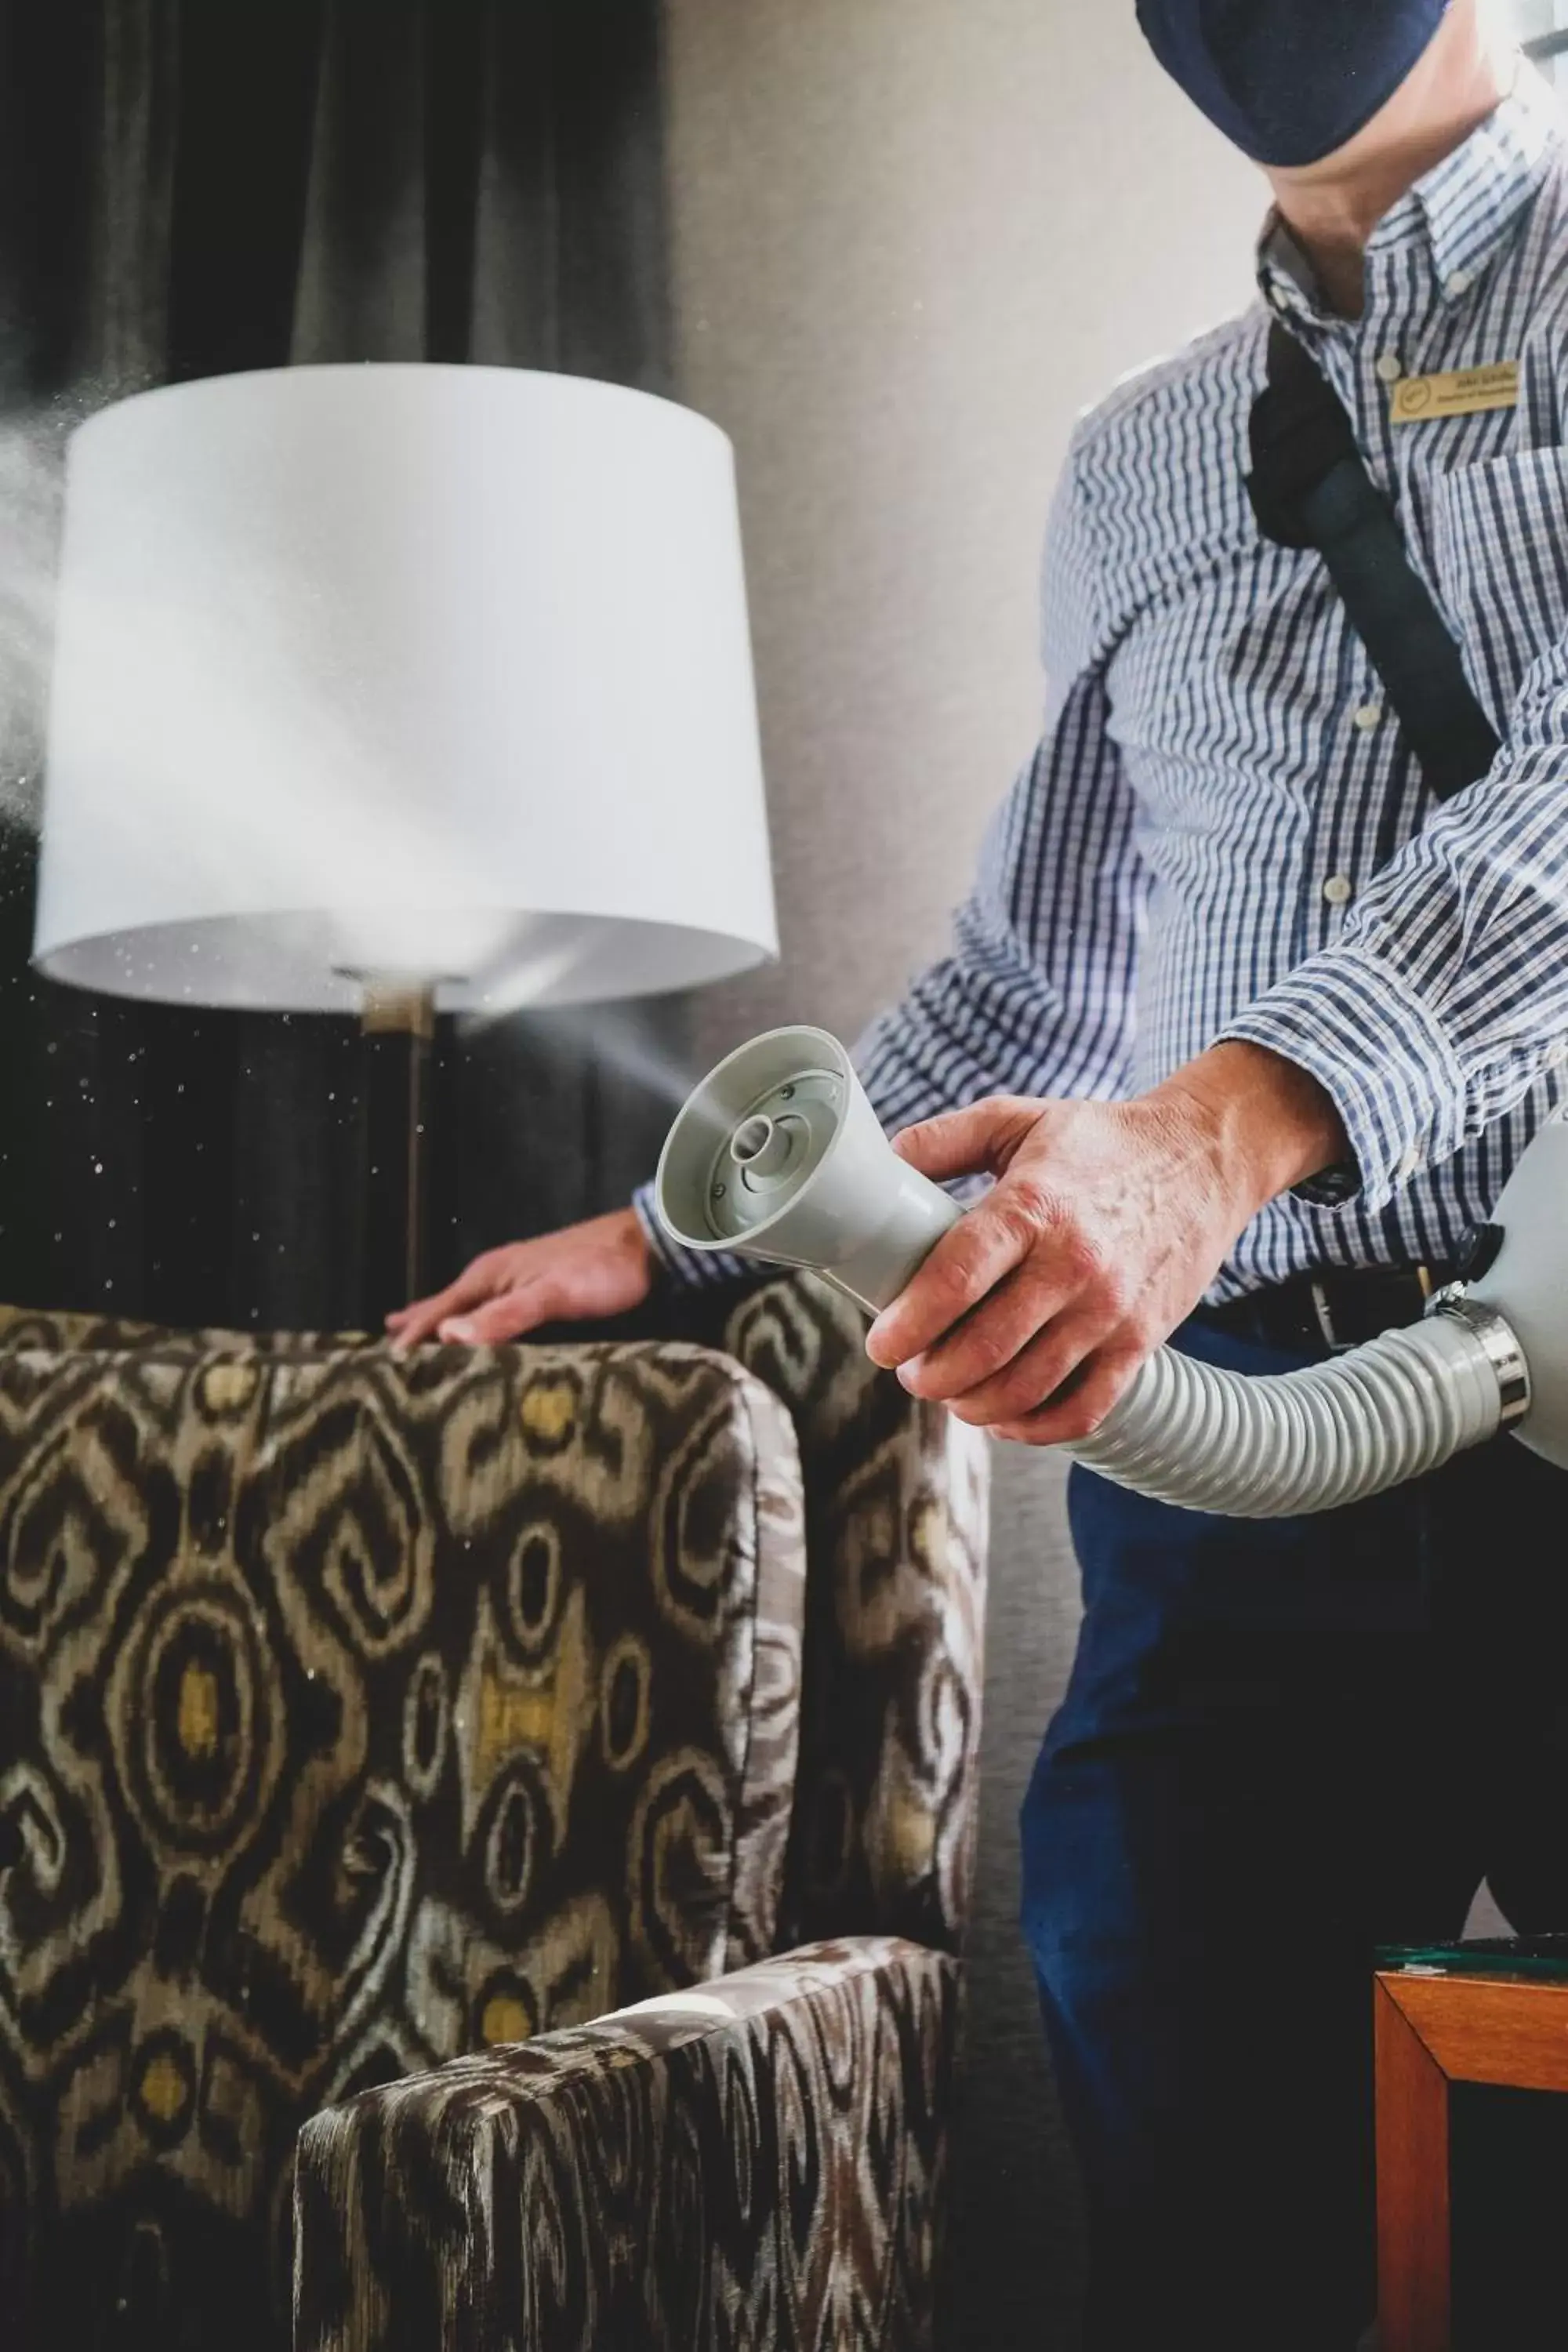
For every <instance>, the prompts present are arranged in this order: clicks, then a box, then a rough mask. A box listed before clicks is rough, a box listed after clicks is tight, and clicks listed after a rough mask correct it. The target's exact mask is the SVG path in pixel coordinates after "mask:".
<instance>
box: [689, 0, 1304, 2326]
mask: <svg viewBox="0 0 1568 2352" xmlns="http://www.w3.org/2000/svg"><path fill="white" fill-rule="evenodd" d="M666 7H667V11H668V35H669V57H670V84H669V90H670V101H669V102H670V116H671V123H670V128H671V142H672V164H673V192H674V205H675V212H674V233H675V254H676V286H677V301H678V333H679V353H680V364H681V375H682V389H683V391H684V394H685V396H686V397H687V398H688V399H689V400H690V401H692V402H693V403H694V404H696V405H697V406H698V407H700V408H702V409H705V410H706V411H707V412H708V413H709V414H710V415H713V416H715V417H717V418H718V420H719V422H720V423H721V424H722V425H725V426H726V427H727V428H728V430H729V431H730V433H731V435H732V436H733V437H734V440H735V444H736V448H737V452H738V456H739V461H740V477H741V488H742V500H743V505H744V510H745V521H746V531H747V550H748V560H749V565H750V572H751V583H752V612H753V619H754V626H755V634H756V646H757V657H758V667H759V677H760V687H761V695H762V706H763V728H764V735H765V741H766V751H767V761H768V771H769V780H770V800H771V806H772V812H773V837H774V848H775V865H776V870H777V876H778V885H779V897H780V912H781V917H782V922H783V931H784V961H783V963H782V965H781V966H780V967H778V968H777V969H775V970H773V971H768V972H766V973H763V974H762V975H760V976H758V977H756V978H754V979H752V981H749V982H745V983H743V984H742V985H739V986H735V987H731V988H727V989H723V990H715V991H712V992H710V993H709V994H708V995H707V996H706V997H705V998H703V999H701V1000H700V1003H699V1007H698V1020H699V1029H700V1034H699V1037H698V1040H697V1050H698V1051H699V1053H704V1052H707V1053H717V1052H719V1051H720V1050H721V1049H725V1048H727V1047H728V1046H730V1045H733V1044H735V1043H736V1042H738V1040H739V1039H740V1038H742V1037H743V1036H745V1035H747V1034H750V1033H751V1032H752V1030H753V1029H755V1028H759V1027H762V1026H763V1025H765V1024H769V1023H771V1022H773V1021H775V1020H791V1021H799V1020H816V1021H821V1022H824V1023H826V1024H827V1025H829V1026H830V1027H833V1028H836V1029H838V1030H839V1031H841V1032H843V1033H845V1034H853V1033H854V1032H855V1031H856V1030H857V1029H858V1027H859V1026H860V1024H861V1023H862V1022H863V1021H864V1020H865V1019H866V1018H867V1017H868V1015H869V1014H870V1013H872V1012H874V1011H875V1010H876V1009H877V1008H878V1007H879V1005H880V1004H882V1003H886V1002H887V1001H888V1000H889V997H891V996H892V995H893V994H894V993H896V992H897V991H898V990H899V989H900V987H901V986H902V984H903V982H904V981H905V979H906V978H907V976H908V974H909V972H910V970H911V969H912V968H913V967H914V966H915V965H916V964H917V963H919V962H920V961H923V960H924V959H925V958H926V957H928V956H929V955H931V954H932V953H934V952H936V951H938V950H940V948H941V946H942V943H943V940H945V937H946V931H947V919H948V914H949V910H950V908H952V905H953V903H954V902H955V900H956V899H957V898H959V897H960V896H962V894H963V888H964V887H965V883H966V880H967V876H968V870H969V867H970V863H971V860H972V857H973V850H974V847H975V844H976V842H977V839H978V836H979V834H980V830H981V827H982V825H983V824H984V820H985V817H986V814H988V812H989V810H990V809H991V807H992V806H993V805H994V803H995V802H996V800H997V799H999V797H1000V796H1001V794H1002V793H1003V792H1004V791H1005V788H1006V785H1007V782H1008V780H1009V778H1010V776H1011V774H1012V772H1013V770H1014V768H1015V767H1016V763H1017V762H1018V761H1019V760H1020V759H1021V758H1022V757H1023V756H1024V754H1025V753H1026V751H1027V750H1028V748H1029V746H1030V743H1031V741H1032V740H1033V734H1034V729H1035V721H1036V713H1037V708H1038V702H1039V681H1038V676H1037V664H1036V654H1035V645H1036V602H1037V591H1036V575H1037V564H1038V551H1039V544H1040V534H1041V530H1042V526H1043V523H1044V520H1045V512H1046V506H1047V499H1048V496H1049V491H1050V487H1051V483H1052V480H1053V478H1054V476H1055V474H1056V471H1057V468H1058V464H1059V461H1060V458H1061V456H1062V453H1063V449H1064V446H1065V444H1066V440H1067V436H1068V431H1069V430H1070V427H1071V424H1072V420H1073V417H1074V415H1075V414H1076V413H1077V412H1078V410H1079V409H1080V408H1081V407H1082V406H1084V405H1085V404H1087V403H1089V401H1091V400H1093V399H1094V398H1095V397H1096V396H1097V395H1098V394H1100V392H1102V391H1103V390H1104V389H1105V387H1106V386H1107V385H1108V384H1109V383H1110V382H1111V381H1112V380H1113V379H1114V378H1115V377H1116V376H1117V375H1118V374H1119V373H1122V372H1123V371H1124V370H1126V369H1127V368H1130V367H1131V366H1134V365H1136V364H1137V363H1138V362H1140V361H1141V360H1142V359H1144V358H1146V357H1149V356H1151V355H1152V354H1153V353H1155V352H1160V351H1162V350H1164V349H1168V348H1169V347H1170V346H1172V345H1173V344H1174V343H1176V342H1178V341H1180V340H1181V339H1182V338H1183V337H1184V336H1185V335H1187V334H1188V333H1190V332H1191V331H1194V329H1196V328H1199V327H1201V326H1203V325H1204V324H1205V323H1206V322H1207V321H1209V320H1212V319H1215V318H1217V317H1219V316H1221V315H1222V314H1223V313H1224V312H1225V311H1226V310H1229V309H1232V308H1234V307H1235V306H1236V305H1237V303H1238V302H1239V301H1241V300H1242V299H1245V298H1246V295H1247V288H1248V281H1249V249H1250V244H1251V238H1252V235H1253V232H1254V229H1255V227H1256V224H1257V221H1258V215H1259V213H1260V209H1261V205H1260V196H1259V192H1258V184H1257V182H1256V180H1255V178H1254V176H1253V174H1252V173H1250V172H1249V171H1248V170H1247V169H1246V168H1245V167H1244V166H1242V165H1241V164H1240V163H1237V161H1236V160H1235V159H1234V158H1233V157H1231V156H1230V155H1229V153H1228V152H1226V150H1225V149H1224V148H1223V147H1222V146H1221V145H1220V143H1219V142H1218V141H1217V140H1216V139H1215V137H1214V136H1213V135H1212V134H1211V133H1210V132H1209V131H1207V130H1206V128H1205V126H1204V125H1203V124H1202V123H1201V122H1200V121H1198V120H1197V119H1196V118H1195V117H1193V116H1190V115H1189V113H1188V111H1187V110H1186V109H1185V108H1184V105H1183V103H1182V101H1181V100H1180V99H1179V98H1178V97H1177V96H1176V95H1175V94H1174V93H1173V91H1171V90H1170V89H1168V88H1167V87H1166V85H1165V84H1164V82H1163V79H1162V78H1161V76H1160V75H1159V73H1158V71H1157V69H1156V68H1154V66H1153V65H1152V62H1151V61H1150V60H1149V59H1148V58H1147V57H1146V55H1145V53H1144V51H1143V49H1142V44H1141V41H1140V39H1139V36H1138V34H1137V31H1136V27H1135V24H1134V17H1133V0H666ZM998 1469H999V1477H998V1487H997V1496H996V1512H995V1537H994V1545H993V1553H992V1597H991V1607H990V1645H989V1646H990V1656H991V1662H992V1663H991V1668H990V1673H989V1676H988V1681H987V1689H986V1728H985V1747H984V1801H983V1810H982V1824H981V1868H980V1889H979V1902H978V1911H977V1916H976V1920H975V1923H974V1932H973V1943H972V1949H971V1960H970V1980H971V1989H972V2001H971V2009H970V2031H969V2042H968V2059H967V2080H966V2093H965V2104H964V2111H963V2131H962V2137H961V2142H960V2161H959V2165H958V2227H957V2230H956V2233H955V2238H956V2247H957V2267H958V2272H959V2279H958V2298H959V2309H958V2314H957V2318H956V2324H955V2326H954V2329H953V2331H952V2340H954V2341H955V2342H959V2343H963V2345H965V2346H966V2347H968V2346H973V2347H976V2352H981V2347H984V2352H1008V2347H1014V2346H1016V2347H1018V2352H1026V2347H1027V2352H1037V2347H1039V2346H1041V2345H1045V2344H1049V2345H1050V2346H1051V2347H1053V2352H1070V2347H1071V2346H1072V2344H1073V2343H1074V2341H1075V2340H1076V2326H1075V2316H1074V2314H1075V2305H1076V2295H1077V2285H1078V2280H1079V2271H1080V2264H1079V2246H1078V2242H1077V2229H1076V2221H1075V2200H1074V2184H1073V2181H1072V2177H1071V2170H1070V2165H1069V2164H1068V2160H1067V2158H1066V2156H1065V2153H1064V2149H1063V2145H1062V2141H1061V2137H1060V2131H1059V2126H1058V2124H1057V2122H1056V2120H1055V2116H1054V2108H1053V2099H1052V2093H1051V2088H1050V2084H1049V2081H1048V2078H1047V2071H1046V2068H1045V2063H1044V2060H1043V2057H1042V2054H1041V2049H1040V2038H1039V2031H1038V2022H1037V2013H1036V2008H1035V2000H1034V1995H1033V1990H1032V1987H1031V1984H1030V1980H1029V1973H1028V1967H1027V1962H1026V1958H1025V1956H1024V1954H1023V1952H1022V1948H1021V1946H1020V1942H1019V1938H1018V1936H1017V1932H1016V1926H1015V1919H1016V1862H1015V1831H1014V1819H1015V1815H1016V1808H1017V1802H1018V1799H1019V1796H1020V1794H1021V1793H1022V1790H1023V1786H1024V1783H1025V1780H1026V1776H1027V1772H1028V1769H1029V1765H1030V1762H1031V1759H1032V1757H1033V1753H1034V1748H1035V1746H1036V1744H1037V1738H1038V1735H1039V1731H1040V1729H1041V1728H1042V1727H1043V1726H1044V1724H1045V1721H1046V1719H1047V1716H1048V1715H1049V1713H1050V1711H1051V1709H1052V1707H1053V1706H1054V1705H1055V1703H1056V1699H1057V1697H1058V1694H1059V1692H1060V1689H1061V1685H1062V1682H1063V1678H1064V1676H1065V1674H1066V1670H1067V1665H1068V1660H1069V1658H1070V1654H1071V1649H1072V1643H1073V1637H1074V1632H1075V1627H1076V1622H1077V1607H1078V1604H1077V1590H1076V1578H1075V1576H1074V1572H1073V1569H1072V1564H1071V1560H1070V1556H1069V1554H1068V1549H1067V1546H1066V1541H1065V1531H1064V1528H1063V1525H1062V1514H1061V1496H1060V1472H1059V1468H1058V1465H1057V1464H1056V1463H1054V1462H1053V1461H1051V1460H1049V1459H1047V1458H1046V1457H1044V1456H1041V1455H1037V1454H1020V1453H1018V1452H1016V1451H1009V1452H1008V1453H1007V1454H1005V1456H1004V1457H1003V1458H1002V1459H1001V1461H1000V1462H999V1465H998Z"/></svg>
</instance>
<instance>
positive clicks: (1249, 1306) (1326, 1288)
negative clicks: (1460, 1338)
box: [1197, 1265, 1454, 1355]
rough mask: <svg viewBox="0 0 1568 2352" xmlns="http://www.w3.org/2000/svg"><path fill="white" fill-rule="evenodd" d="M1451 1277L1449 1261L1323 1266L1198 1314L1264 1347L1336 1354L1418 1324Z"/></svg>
mask: <svg viewBox="0 0 1568 2352" xmlns="http://www.w3.org/2000/svg"><path fill="white" fill-rule="evenodd" d="M1453 1278H1454V1276H1453V1270H1452V1268H1450V1267H1445V1266H1431V1265H1409V1266H1367V1267H1364V1268H1363V1267H1359V1266H1358V1267H1342V1266H1325V1267H1324V1268H1323V1269H1322V1270H1321V1273H1318V1274H1300V1275H1296V1276H1293V1277H1292V1279H1291V1280H1290V1281H1289V1282H1281V1283H1279V1284H1277V1285H1276V1286H1274V1287H1273V1288H1271V1289H1268V1290H1254V1291H1249V1292H1248V1293H1247V1297H1245V1298H1230V1299H1227V1300H1226V1303H1225V1305H1224V1306H1223V1307H1199V1308H1198V1310H1197V1314H1198V1319H1199V1321H1200V1322H1204V1323H1206V1324H1208V1325H1209V1326H1210V1327H1211V1328H1213V1329H1214V1330H1216V1331H1226V1332H1228V1333H1230V1335H1231V1336H1232V1337H1233V1338H1235V1339H1252V1340H1256V1341H1257V1342H1258V1344H1259V1345H1260V1346H1262V1347H1266V1348H1280V1349H1304V1350H1306V1351H1307V1352H1309V1353H1310V1354H1313V1355H1319V1354H1321V1352H1322V1350H1323V1349H1325V1348H1326V1349H1329V1351H1330V1353H1331V1354H1338V1353H1339V1352H1340V1350H1341V1349H1345V1348H1359V1347H1360V1346H1361V1345H1362V1344H1363V1341H1364V1340H1367V1339H1376V1337H1377V1335H1378V1333H1379V1332H1380V1331H1393V1330H1395V1329H1399V1328H1404V1327H1405V1325H1407V1324H1411V1323H1419V1322H1420V1320H1421V1318H1422V1317H1423V1316H1424V1315H1425V1314H1426V1303H1427V1301H1428V1299H1429V1298H1430V1297H1431V1296H1432V1294H1433V1292H1434V1291H1435V1290H1440V1289H1441V1288H1442V1287H1443V1285H1444V1284H1445V1283H1447V1282H1451V1281H1452V1280H1453Z"/></svg>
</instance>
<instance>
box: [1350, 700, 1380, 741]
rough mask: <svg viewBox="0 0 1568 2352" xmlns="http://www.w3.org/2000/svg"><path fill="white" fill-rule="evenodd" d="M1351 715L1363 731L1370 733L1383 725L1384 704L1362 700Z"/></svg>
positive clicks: (1364, 733) (1366, 733) (1365, 733)
mask: <svg viewBox="0 0 1568 2352" xmlns="http://www.w3.org/2000/svg"><path fill="white" fill-rule="evenodd" d="M1351 716H1352V719H1354V721H1355V723H1356V725H1357V726H1358V727H1359V728H1360V729H1361V731H1362V733H1363V735H1370V734H1371V733H1372V730H1373V728H1374V727H1381V726H1382V724H1383V705H1382V703H1381V702H1360V703H1358V704H1357V705H1356V707H1355V709H1354V710H1353V711H1352V713H1351Z"/></svg>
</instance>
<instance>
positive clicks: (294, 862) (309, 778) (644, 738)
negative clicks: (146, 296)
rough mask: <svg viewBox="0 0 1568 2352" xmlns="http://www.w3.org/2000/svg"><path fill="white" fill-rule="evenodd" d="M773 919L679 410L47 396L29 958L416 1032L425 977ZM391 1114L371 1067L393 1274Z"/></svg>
mask: <svg viewBox="0 0 1568 2352" xmlns="http://www.w3.org/2000/svg"><path fill="white" fill-rule="evenodd" d="M775 951H776V933H775V926H774V914H773V893H772V885H771V880H770V872H769V860H768V844H767V827H766V816H765V811H764V803H763V781H762V762H761V754H760V748H759V742H758V733H757V719H756V698H755V689H754V684H753V677H752V660H751V647H750V637H749V632H748V625H747V615H746V598H745V586H744V577H743V572H742V558H741V542H740V530H739V523H738V516H737V509H736V500H735V489H734V474H733V464H732V457H731V449H730V445H729V443H728V441H727V440H726V438H725V436H723V435H722V434H721V432H720V431H719V430H718V428H717V427H716V426H714V425H711V424H710V423H708V422H707V421H706V420H705V419H703V418H701V417H700V416H697V415H693V414H692V413H691V412H690V411H689V410H687V409H684V408H681V407H679V406H678V405H676V404H673V403H671V402H668V401H664V400H659V399H655V398H653V397H651V396H649V395H648V394H642V393H637V392H632V391H627V390H626V389H623V388H622V387H620V386H617V385H612V384H605V383H595V382H591V381H588V380H585V379H584V378H580V377H567V376H554V375H548V374H542V373H530V372H526V371H523V370H518V369H509V368H482V367H461V366H440V365H377V366H342V367H310V368H283V369H276V370H268V371H265V372H261V373H253V374H239V375H227V376H221V377H216V378H214V379H211V380H205V381H201V382H196V383H183V384H176V385H170V386H167V387H164V388H163V389H161V390H158V391H154V392H149V393H142V394H137V395H136V396H134V397H132V398H131V399H128V400H125V401H122V402H121V403H119V404H116V405H115V406H112V407H110V408H108V409H105V410H103V411H101V412H100V414H99V415H96V416H95V417H93V418H92V419H91V420H90V421H89V423H87V424H86V425H82V426H81V427H80V428H79V430H78V432H77V433H76V434H75V436H73V438H72V442H71V445H70V448H69V452H68V465H67V478H66V498H65V520H64V536H63V542H62V552H61V568H60V580H59V598H58V625H57V638H56V651H55V661H54V673H53V681H52V692H51V703H50V712H49V726H48V744H47V775H46V791H45V801H44V816H43V835H42V843H41V852H40V867H39V883H38V907H37V930H36V936H35V945H34V952H35V961H36V962H37V966H38V968H39V970H40V971H43V972H45V973H47V975H48V976H49V977H50V978H51V979H54V980H58V981H64V982H71V983H74V984H76V985H78V986H80V987H84V988H89V989H96V990H100V991H104V992H109V993H110V994H114V995H119V996H132V997H143V998H151V999H156V1000H158V1001H160V1002H163V1003H187V1004H191V1005H204V1006H234V1007H241V1008H247V1009H251V1010H265V1011H271V1012H352V1013H358V1014H359V1015H361V1016H362V1018H363V1020H364V1021H365V1024H366V1025H367V1027H369V1028H372V1029H374V1028H377V1027H380V1028H385V1027H386V1026H388V1025H389V1024H390V1025H394V1026H397V1027H401V1028H404V1029H405V1030H407V1031H408V1032H409V1034H411V1035H412V1036H413V1037H414V1038H416V1040H420V1039H425V1038H427V1037H428V1034H429V1032H430V1027H431V1024H432V1021H433V1017H434V1014H435V1013H436V1012H437V1010H451V1011H458V1012H467V1013H476V1014H479V1015H483V1014H484V1013H498V1014H499V1013H503V1012H506V1011H510V1010H512V1009H514V1008H519V1007H522V1006H549V1005H566V1004H585V1003H594V1002H595V1001H600V1000H605V999H610V998H626V997H632V996H640V995H646V994H653V993H656V992H662V991H667V990H676V989H685V988H689V987H692V986H696V985H700V983H702V982H708V981H714V980H719V979H721V978H723V977H725V976H727V975H729V974H731V973H734V972H738V971H742V970H744V969H746V968H748V967H749V966H751V965H753V964H755V963H757V962H759V961H762V960H763V959H764V958H765V957H767V956H768V955H770V954H772V953H773V952H775ZM410 1066H411V1072H412V1074H413V1076H412V1080H411V1083H412V1084H413V1085H415V1086H416V1085H417V1082H418V1073H419V1069H420V1066H421V1057H420V1055H419V1054H418V1053H417V1052H416V1053H415V1054H414V1055H412V1057H411V1065H410ZM422 1126H423V1120H422V1118H420V1116H419V1105H418V1101H417V1097H416V1096H411V1099H410V1105H409V1134H410V1138H411V1176H410V1185H409V1192H410V1200H409V1218H408V1232H409V1263H408V1265H407V1267H406V1269H405V1274H406V1279H407V1281H408V1284H409V1286H410V1287H411V1288H412V1287H416V1286H417V1284H418V1282H419V1279H420V1275H421V1269H420V1267H419V1265H418V1264H417V1234H418V1229H419V1210H418V1198H417V1194H418V1183H417V1181H416V1171H417V1162H418V1151H417V1145H416V1139H417V1136H418V1134H419V1132H420V1131H421V1129H422Z"/></svg>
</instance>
